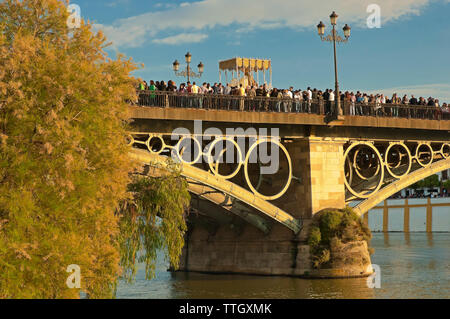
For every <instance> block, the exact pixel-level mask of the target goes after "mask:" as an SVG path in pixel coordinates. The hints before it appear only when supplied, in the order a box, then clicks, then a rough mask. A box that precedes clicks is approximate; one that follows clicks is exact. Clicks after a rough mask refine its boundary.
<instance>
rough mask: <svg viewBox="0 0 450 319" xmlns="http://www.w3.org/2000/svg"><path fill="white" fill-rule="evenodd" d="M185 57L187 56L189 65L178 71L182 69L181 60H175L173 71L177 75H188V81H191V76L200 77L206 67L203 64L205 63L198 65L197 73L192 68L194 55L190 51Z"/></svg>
mask: <svg viewBox="0 0 450 319" xmlns="http://www.w3.org/2000/svg"><path fill="white" fill-rule="evenodd" d="M184 57H185V58H186V65H187V66H186V69H185V70H183V71H181V72H179V71H178V70H179V69H180V62H178V60H175V62H173V71H174V72H175V75H176V76H182V77H186V78H187V81H188V82H190V80H191V77H193V78H200V77H201V76H202V74H203V71H204V69H205V66H204V65H203V63H202V62H200V64H199V65H198V66H197V67H198V74H197V73H195V72H194V71H192V70H191V60H192V55H191V54H190V53H189V52H188V53H186V55H185V56H184Z"/></svg>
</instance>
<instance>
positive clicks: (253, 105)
mask: <svg viewBox="0 0 450 319" xmlns="http://www.w3.org/2000/svg"><path fill="white" fill-rule="evenodd" d="M135 104H137V105H139V106H144V107H145V106H149V107H171V108H192V109H208V110H229V111H254V112H287V113H309V114H317V115H325V114H326V113H328V112H330V110H332V109H333V107H334V102H328V101H324V100H323V99H322V98H319V99H313V100H311V101H305V100H297V99H291V98H272V97H262V96H257V97H248V96H235V95H223V94H191V93H178V92H162V91H156V92H152V91H138V101H137V102H136V103H135ZM342 108H343V112H344V115H346V116H373V117H390V118H395V117H397V118H408V119H427V120H450V112H448V111H445V110H441V109H440V108H437V107H431V106H419V105H404V104H376V103H368V104H363V103H354V104H352V103H351V102H349V101H343V104H342Z"/></svg>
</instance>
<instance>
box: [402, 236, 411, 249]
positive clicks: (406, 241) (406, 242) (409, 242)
mask: <svg viewBox="0 0 450 319" xmlns="http://www.w3.org/2000/svg"><path fill="white" fill-rule="evenodd" d="M403 234H404V236H405V245H406V246H408V247H410V246H411V234H410V233H403Z"/></svg>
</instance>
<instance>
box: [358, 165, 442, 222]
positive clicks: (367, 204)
mask: <svg viewBox="0 0 450 319" xmlns="http://www.w3.org/2000/svg"><path fill="white" fill-rule="evenodd" d="M447 169H450V158H447V159H444V160H440V161H437V162H434V163H433V164H431V165H429V166H427V167H423V168H421V169H418V170H416V171H414V172H412V173H410V174H409V175H407V176H406V177H404V178H402V179H400V180H398V181H396V182H393V183H391V184H389V185H387V186H386V187H384V188H382V189H381V190H380V191H378V192H377V193H376V194H374V195H373V196H371V197H369V198H368V199H366V200H364V201H362V202H361V203H360V204H358V205H357V206H356V207H355V208H354V211H355V212H356V213H357V214H358V215H360V216H363V215H364V214H366V213H367V212H369V211H370V210H371V209H372V208H374V207H376V206H377V205H378V204H380V203H381V202H383V201H385V200H387V199H388V198H389V197H391V196H392V195H395V194H396V193H398V192H400V191H401V190H403V189H405V188H407V187H408V186H411V185H413V184H414V183H417V182H419V181H421V180H423V179H425V178H427V177H429V176H432V175H434V174H437V173H439V172H442V171H445V170H447Z"/></svg>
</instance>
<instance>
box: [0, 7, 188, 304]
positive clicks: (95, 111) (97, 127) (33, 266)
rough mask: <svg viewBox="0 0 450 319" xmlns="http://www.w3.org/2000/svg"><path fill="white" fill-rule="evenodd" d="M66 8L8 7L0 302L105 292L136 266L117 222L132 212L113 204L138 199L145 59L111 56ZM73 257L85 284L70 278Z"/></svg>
mask: <svg viewBox="0 0 450 319" xmlns="http://www.w3.org/2000/svg"><path fill="white" fill-rule="evenodd" d="M66 5H67V3H63V2H62V1H59V0H4V1H3V2H1V3H0V298H78V297H79V293H80V291H84V292H85V293H87V294H88V295H89V296H91V297H96V298H104V297H106V298H107V297H111V296H112V295H113V291H114V287H115V284H116V282H117V278H118V277H119V276H121V274H122V273H123V272H124V271H125V272H126V271H127V268H130V267H132V265H131V264H130V263H129V262H128V263H126V264H125V265H124V267H121V264H120V261H121V260H122V261H123V260H127V259H126V258H124V257H123V255H124V254H125V255H126V256H133V253H131V254H130V253H129V252H127V251H121V248H123V249H128V250H130V249H131V250H133V249H135V248H136V246H135V245H123V241H124V238H125V237H126V236H127V235H126V234H127V233H125V234H120V231H121V229H126V228H124V227H121V226H120V225H121V224H126V223H127V222H129V221H133V220H135V219H134V218H133V217H132V216H130V215H129V214H127V211H123V210H122V214H117V211H118V208H119V206H120V205H121V203H123V202H126V201H130V200H131V193H130V192H129V189H128V187H129V184H130V181H131V180H130V175H129V172H130V170H131V169H132V168H133V163H132V162H131V161H130V159H129V158H128V156H127V153H128V151H129V147H128V146H127V145H126V143H125V142H124V141H125V140H126V132H127V125H128V123H127V119H128V111H127V110H128V107H127V101H132V100H134V99H136V96H135V94H136V93H135V89H134V87H135V84H136V83H135V80H134V79H133V78H132V77H131V76H130V72H132V71H133V70H135V69H136V68H137V66H136V65H135V64H134V63H133V61H132V60H131V59H126V58H125V57H123V56H119V57H118V58H117V59H116V60H112V59H110V58H108V56H107V54H106V53H105V52H104V48H105V46H106V39H105V37H104V35H103V34H102V33H101V32H98V33H95V32H93V30H92V27H91V25H90V24H89V23H87V22H86V23H85V22H82V24H81V26H80V27H79V28H76V29H73V30H69V29H68V25H67V19H68V13H67V8H66ZM134 184H136V182H134ZM180 192H181V193H183V194H184V193H185V189H180ZM170 200H176V198H175V197H170V196H169V198H168V202H170ZM163 205H165V204H163ZM150 208H151V207H150ZM177 212H178V213H180V210H178V211H177ZM150 213H151V214H154V215H155V214H157V212H150ZM169 217H170V216H169ZM175 224H176V225H177V226H176V227H177V229H172V230H175V231H176V232H180V233H181V234H182V232H183V226H184V221H183V220H178V219H177V220H176V221H175ZM164 234H165V233H163V234H160V235H164ZM178 235H179V234H178V233H177V234H176V235H175V238H179V237H178ZM148 237H149V238H151V237H150V236H148ZM156 237H157V238H160V237H158V236H156ZM144 238H145V237H144ZM159 244H161V243H159ZM160 246H161V245H160ZM177 250H179V249H178V248H177V249H175V250H174V249H172V252H173V251H177ZM121 253H122V257H121ZM175 259H176V257H175ZM73 264H75V265H78V266H79V267H80V269H81V279H82V280H81V289H69V287H68V286H67V285H66V280H67V277H68V276H69V275H70V274H69V273H67V271H66V269H67V267H68V266H69V265H73ZM148 264H150V262H148Z"/></svg>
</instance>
